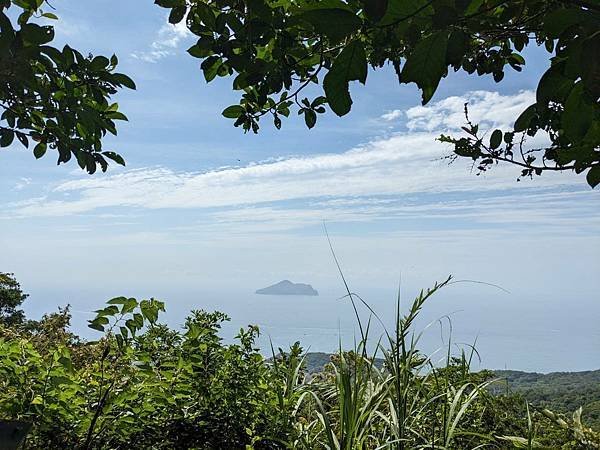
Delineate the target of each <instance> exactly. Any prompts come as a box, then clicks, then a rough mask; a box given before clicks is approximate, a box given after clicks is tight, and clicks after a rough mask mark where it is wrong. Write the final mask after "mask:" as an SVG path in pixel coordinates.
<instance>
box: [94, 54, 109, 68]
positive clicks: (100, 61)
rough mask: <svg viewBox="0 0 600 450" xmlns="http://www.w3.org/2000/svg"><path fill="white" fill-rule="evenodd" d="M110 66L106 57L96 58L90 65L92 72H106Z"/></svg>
mask: <svg viewBox="0 0 600 450" xmlns="http://www.w3.org/2000/svg"><path fill="white" fill-rule="evenodd" d="M109 64H110V61H109V59H108V58H107V57H106V56H96V57H95V58H94V59H92V62H91V63H90V70H93V71H95V72H99V71H102V70H105V69H106V67H107V66H108V65H109Z"/></svg>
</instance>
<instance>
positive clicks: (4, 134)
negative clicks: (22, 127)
mask: <svg viewBox="0 0 600 450" xmlns="http://www.w3.org/2000/svg"><path fill="white" fill-rule="evenodd" d="M14 139H15V132H14V131H13V130H7V129H2V130H0V147H8V146H9V145H10V144H12V142H13V140H14Z"/></svg>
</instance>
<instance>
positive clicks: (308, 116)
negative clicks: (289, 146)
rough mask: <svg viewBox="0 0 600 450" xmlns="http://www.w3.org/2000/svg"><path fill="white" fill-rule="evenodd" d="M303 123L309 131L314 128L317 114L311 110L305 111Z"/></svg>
mask: <svg viewBox="0 0 600 450" xmlns="http://www.w3.org/2000/svg"><path fill="white" fill-rule="evenodd" d="M304 122H305V123H306V126H307V127H308V128H309V129H310V128H312V127H314V126H315V124H316V123H317V113H316V112H314V111H313V110H312V109H307V110H305V111H304Z"/></svg>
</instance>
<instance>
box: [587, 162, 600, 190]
mask: <svg viewBox="0 0 600 450" xmlns="http://www.w3.org/2000/svg"><path fill="white" fill-rule="evenodd" d="M586 180H587V182H588V184H589V185H590V186H591V187H593V188H595V187H596V186H598V184H600V166H594V167H592V168H591V169H590V170H588V173H587V175H586Z"/></svg>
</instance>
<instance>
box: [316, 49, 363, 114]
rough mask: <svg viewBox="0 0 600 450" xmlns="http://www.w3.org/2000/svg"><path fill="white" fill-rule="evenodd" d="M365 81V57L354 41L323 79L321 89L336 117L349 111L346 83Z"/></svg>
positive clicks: (349, 104)
mask: <svg viewBox="0 0 600 450" xmlns="http://www.w3.org/2000/svg"><path fill="white" fill-rule="evenodd" d="M352 80H358V81H360V82H361V83H363V84H364V83H365V82H366V80H367V57H366V55H365V49H364V47H363V44H362V42H360V41H358V40H356V41H352V42H351V43H350V44H348V45H347V46H346V47H345V48H344V50H342V52H341V53H340V54H339V55H338V57H337V58H336V59H335V61H334V62H333V66H332V67H331V69H330V70H329V72H327V75H325V78H324V79H323V89H324V90H325V94H326V96H327V102H328V104H329V106H330V108H331V110H332V111H333V112H334V113H336V114H337V115H338V116H343V115H345V114H347V113H348V112H349V111H350V108H351V107H352V99H351V97H350V92H349V87H348V83H349V82H350V81H352Z"/></svg>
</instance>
